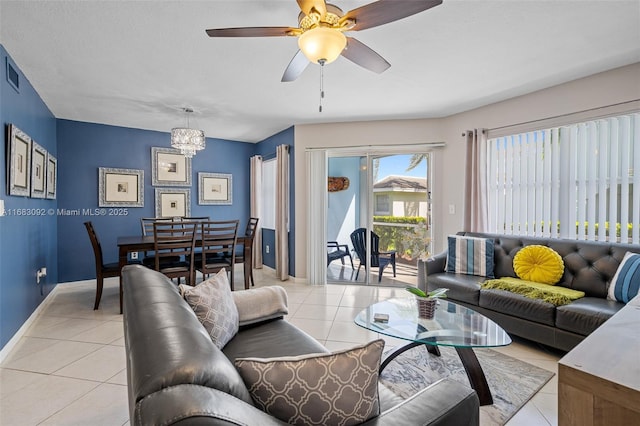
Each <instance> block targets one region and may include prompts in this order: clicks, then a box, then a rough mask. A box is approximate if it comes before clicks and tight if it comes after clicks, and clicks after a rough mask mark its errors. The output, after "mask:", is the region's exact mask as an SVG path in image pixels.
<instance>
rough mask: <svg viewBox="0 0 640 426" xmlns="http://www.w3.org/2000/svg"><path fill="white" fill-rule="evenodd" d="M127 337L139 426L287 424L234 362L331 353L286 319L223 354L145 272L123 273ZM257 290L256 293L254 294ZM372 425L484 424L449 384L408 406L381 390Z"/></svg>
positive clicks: (474, 404)
mask: <svg viewBox="0 0 640 426" xmlns="http://www.w3.org/2000/svg"><path fill="white" fill-rule="evenodd" d="M123 288H124V318H123V321H124V334H125V346H126V355H127V384H128V392H129V410H130V417H131V418H130V421H131V424H132V425H173V424H180V425H191V424H198V425H203V424H207V425H209V424H210V425H261V426H262V425H282V424H285V423H283V422H281V421H279V420H278V419H276V418H274V417H272V416H270V415H269V414H266V413H265V412H263V411H260V410H259V409H258V408H256V407H254V405H253V403H252V400H251V397H250V396H249V393H248V391H247V388H246V387H245V385H244V383H243V381H242V379H241V378H240V375H239V373H238V372H237V371H236V369H235V367H234V365H233V361H234V359H235V358H237V357H250V356H251V357H263V358H267V357H278V356H285V355H302V354H308V353H318V352H327V349H326V348H324V347H323V346H322V345H321V344H320V343H318V342H317V341H316V340H314V339H313V338H312V337H310V336H309V335H307V334H306V333H304V332H303V331H302V330H300V329H298V328H297V327H295V326H294V325H292V324H291V323H289V322H287V321H285V320H284V319H283V318H281V317H280V318H276V319H269V320H265V321H262V322H258V323H255V324H252V325H248V326H243V327H241V329H240V331H239V332H238V333H237V335H236V336H235V337H234V338H233V339H232V340H231V341H230V342H229V343H227V345H226V346H225V347H224V348H223V350H219V349H218V348H217V347H216V346H215V345H214V344H213V342H212V341H211V338H210V337H209V335H208V333H207V332H206V330H205V329H204V327H203V326H202V325H201V324H200V322H199V321H198V319H197V317H196V316H195V314H194V312H193V311H192V309H191V308H190V307H189V305H188V304H187V303H186V302H185V301H184V299H183V298H182V297H181V296H180V294H179V292H178V290H177V287H176V286H175V284H173V283H172V282H171V281H170V280H168V279H167V278H166V277H165V276H164V275H162V274H160V273H158V272H156V271H153V270H151V269H147V268H145V267H143V266H141V265H131V266H126V267H125V268H124V269H123ZM246 291H252V290H246ZM379 391H380V392H379V393H380V409H381V413H380V415H379V416H377V417H374V418H372V419H370V420H368V421H367V422H365V423H363V424H365V425H380V426H382V425H390V426H391V425H393V426H397V425H478V423H479V404H478V397H477V395H476V393H475V391H473V390H472V389H471V388H468V387H466V386H464V385H461V384H459V383H456V382H454V381H450V380H446V379H444V380H441V381H438V382H437V383H434V384H433V385H431V386H429V387H428V388H426V389H424V390H423V391H421V392H419V393H417V394H416V395H414V396H413V397H411V398H409V399H407V400H402V399H401V398H399V397H398V396H396V395H395V394H393V393H392V392H391V391H389V390H388V389H386V388H385V387H384V386H382V385H380V386H379Z"/></svg>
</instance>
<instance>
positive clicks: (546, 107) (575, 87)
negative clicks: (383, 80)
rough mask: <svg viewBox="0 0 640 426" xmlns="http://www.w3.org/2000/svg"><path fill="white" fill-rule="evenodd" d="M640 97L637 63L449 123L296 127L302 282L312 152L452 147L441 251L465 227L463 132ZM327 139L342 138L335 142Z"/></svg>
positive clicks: (437, 164)
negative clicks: (348, 148)
mask: <svg viewBox="0 0 640 426" xmlns="http://www.w3.org/2000/svg"><path fill="white" fill-rule="evenodd" d="M639 99H640V63H636V64H633V65H629V66H626V67H622V68H618V69H615V70H611V71H607V72H604V73H600V74H595V75H593V76H589V77H585V78H582V79H579V80H575V81H572V82H569V83H565V84H562V85H559V86H555V87H552V88H549V89H544V90H541V91H538V92H534V93H530V94H528V95H524V96H519V97H517V98H513V99H509V100H506V101H503V102H498V103H495V104H491V105H487V106H484V107H481V108H477V109H475V110H472V111H467V112H464V113H460V114H456V115H453V116H450V117H446V118H436V119H418V120H390V121H371V122H353V123H331V124H310V125H300V126H295V129H294V134H295V136H294V138H295V148H296V149H295V160H294V161H295V164H296V167H295V171H296V172H295V179H296V193H295V197H296V199H295V215H296V222H295V223H296V252H297V253H296V266H295V270H296V277H297V278H304V277H306V275H307V274H306V270H307V263H306V252H307V241H306V235H307V233H306V231H305V230H306V229H307V226H308V225H307V203H308V199H307V178H306V174H307V172H306V168H305V149H307V148H321V147H327V148H329V147H341V146H347V145H348V146H354V145H374V146H390V145H403V144H412V143H428V142H442V141H444V142H446V146H445V147H444V148H441V149H438V150H436V152H435V153H434V158H433V161H432V167H433V169H432V171H433V173H434V179H433V188H432V196H433V223H434V241H433V247H434V251H435V252H438V251H440V250H442V249H443V247H444V243H445V241H446V236H447V235H448V234H452V233H455V232H457V231H460V230H462V226H463V210H464V209H463V207H464V206H463V202H464V176H465V170H464V158H465V144H464V142H465V138H464V137H463V136H462V133H463V132H464V131H465V130H469V129H473V128H488V129H496V128H500V127H504V126H514V125H517V124H520V123H526V122H530V121H535V120H543V119H547V118H549V117H557V116H561V115H564V114H573V113H578V112H581V111H585V110H590V109H594V108H599V107H604V106H609V105H614V104H619V103H624V102H629V101H637V100H639ZM639 103H640V102H636V104H635V108H638V104H639ZM629 108H631V106H630V105H621V106H619V107H617V108H613V109H616V110H620V111H624V110H628V109H629ZM611 110H612V109H609V110H608V111H611ZM602 113H603V111H587V112H584V113H581V114H577V115H576V116H573V117H571V118H570V119H567V118H558V119H549V120H545V121H544V122H542V123H540V122H539V123H533V124H530V125H523V126H520V127H519V128H518V129H517V131H521V129H526V128H531V127H533V128H538V127H550V126H551V125H557V124H559V123H562V122H563V120H564V121H565V122H566V121H567V120H569V121H574V120H575V119H588V118H593V117H597V116H600V115H602ZM327 135H339V137H332V138H327V137H326V136H327ZM445 171H446V172H445ZM451 204H453V205H454V206H455V214H449V212H448V210H449V205H451Z"/></svg>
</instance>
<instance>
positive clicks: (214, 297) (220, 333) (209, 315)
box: [180, 269, 238, 349]
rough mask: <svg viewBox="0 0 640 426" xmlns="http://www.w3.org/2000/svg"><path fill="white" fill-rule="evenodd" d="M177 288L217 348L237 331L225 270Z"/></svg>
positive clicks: (234, 309)
mask: <svg viewBox="0 0 640 426" xmlns="http://www.w3.org/2000/svg"><path fill="white" fill-rule="evenodd" d="M180 292H181V293H182V296H183V297H184V299H185V300H186V301H187V303H188V304H189V306H191V309H193V311H194V312H195V313H196V316H197V317H198V320H200V323H201V324H202V325H203V326H204V328H205V329H206V330H207V332H208V333H209V336H211V340H212V341H213V343H214V344H215V345H216V346H217V347H218V348H220V349H222V348H223V347H224V345H226V344H227V343H228V342H229V340H231V339H232V338H233V336H235V335H236V333H237V332H238V309H237V308H236V304H235V303H234V301H233V295H232V294H231V289H230V287H229V279H228V278H227V272H226V271H225V270H224V269H223V270H221V271H220V272H218V273H217V274H215V275H214V276H213V277H211V278H209V279H208V280H206V281H203V282H201V283H200V284H198V285H197V286H195V287H191V286H188V285H184V284H181V285H180Z"/></svg>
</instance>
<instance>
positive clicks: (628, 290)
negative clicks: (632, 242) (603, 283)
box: [607, 252, 640, 303]
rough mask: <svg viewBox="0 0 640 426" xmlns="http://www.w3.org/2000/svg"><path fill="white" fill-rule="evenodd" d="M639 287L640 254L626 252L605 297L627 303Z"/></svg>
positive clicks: (634, 295)
mask: <svg viewBox="0 0 640 426" xmlns="http://www.w3.org/2000/svg"><path fill="white" fill-rule="evenodd" d="M639 289H640V254H635V253H631V252H627V253H626V254H625V255H624V258H623V259H622V262H620V266H618V270H617V271H616V274H615V275H614V276H613V279H612V280H611V284H610V285H609V289H608V291H607V299H609V300H615V301H618V302H624V303H627V302H629V301H630V300H631V299H633V298H634V297H636V295H637V294H638V290H639Z"/></svg>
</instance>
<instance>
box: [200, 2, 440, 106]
mask: <svg viewBox="0 0 640 426" xmlns="http://www.w3.org/2000/svg"><path fill="white" fill-rule="evenodd" d="M297 2H298V6H299V7H300V14H299V15H298V27H297V28H293V27H245V28H218V29H209V30H206V32H207V34H208V35H209V36H210V37H281V36H295V37H298V47H299V50H298V52H296V54H295V55H294V57H293V59H292V60H291V62H289V65H288V66H287V68H286V69H285V71H284V74H283V75H282V80H281V81H283V82H287V81H294V80H296V79H297V78H298V77H299V76H300V75H301V74H302V72H303V71H304V70H305V69H306V68H307V66H308V65H309V62H314V63H318V64H320V65H321V91H320V111H321V112H322V98H323V97H324V92H323V89H322V68H324V65H326V64H330V63H331V62H333V61H335V60H336V59H337V58H338V57H339V56H343V57H345V58H347V59H348V60H350V61H351V62H353V63H355V64H356V65H359V66H361V67H363V68H366V69H368V70H370V71H373V72H375V73H378V74H380V73H382V72H384V71H386V70H387V69H388V68H389V67H390V66H391V65H390V64H389V62H387V61H386V60H385V59H384V58H383V57H382V56H380V55H379V54H377V53H376V52H375V51H374V50H373V49H371V48H370V47H368V46H367V45H365V44H364V43H362V42H360V41H358V40H356V39H355V38H353V37H347V36H345V34H344V33H345V32H349V31H360V30H366V29H368V28H373V27H377V26H380V25H384V24H388V23H390V22H394V21H397V20H399V19H402V18H406V17H408V16H411V15H415V14H416V13H420V12H422V11H425V10H427V9H430V8H432V7H435V6H438V5H440V4H442V0H378V1H376V2H373V3H369V4H366V5H364V6H361V7H359V8H356V9H353V10H350V11H349V12H347V13H343V12H342V9H340V8H339V7H337V6H335V5H333V4H330V3H326V2H325V0H297Z"/></svg>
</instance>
